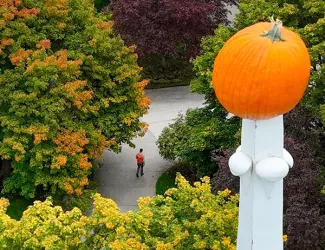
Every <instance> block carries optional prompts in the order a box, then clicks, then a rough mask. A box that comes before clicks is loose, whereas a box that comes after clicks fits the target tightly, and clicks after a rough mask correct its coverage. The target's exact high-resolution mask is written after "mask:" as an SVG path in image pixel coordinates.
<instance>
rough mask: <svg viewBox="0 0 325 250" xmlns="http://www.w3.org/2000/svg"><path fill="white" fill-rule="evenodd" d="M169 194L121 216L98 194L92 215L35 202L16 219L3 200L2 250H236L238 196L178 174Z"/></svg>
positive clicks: (0, 205)
mask: <svg viewBox="0 0 325 250" xmlns="http://www.w3.org/2000/svg"><path fill="white" fill-rule="evenodd" d="M177 182H178V185H177V188H172V189H169V190H168V191H167V192H166V193H165V196H161V195H158V196H155V197H153V198H150V197H143V198H140V199H139V201H138V205H139V209H138V210H136V211H129V212H127V213H121V212H120V211H119V209H118V207H117V205H116V203H115V202H114V201H112V200H110V199H106V198H103V197H101V196H100V195H99V194H96V195H95V196H94V210H93V213H92V215H91V216H90V217H86V216H83V215H82V213H81V211H80V210H79V209H78V208H74V209H73V210H72V211H69V212H64V211H63V210H62V208H61V207H59V206H53V205H52V202H51V201H50V200H46V201H45V202H39V201H37V202H35V203H34V205H33V206H30V207H29V208H28V209H27V210H26V211H25V212H24V214H23V216H22V218H21V220H19V221H17V220H14V219H12V218H10V217H9V216H8V215H6V208H7V206H8V205H9V203H8V201H7V200H5V199H1V200H0V248H1V249H60V250H61V249H100V248H102V247H104V249H133V250H134V249H160V250H162V249H220V250H228V249H233V250H234V249H235V241H236V229H237V214H238V207H237V203H238V197H237V196H231V195H230V191H229V190H225V191H222V192H219V193H218V195H213V194H212V193H211V191H210V188H211V187H210V184H209V182H210V180H209V178H208V177H205V178H203V179H202V182H197V183H195V184H194V187H192V186H191V185H190V184H189V183H188V182H187V181H186V180H185V179H184V178H183V177H182V176H180V175H179V176H177Z"/></svg>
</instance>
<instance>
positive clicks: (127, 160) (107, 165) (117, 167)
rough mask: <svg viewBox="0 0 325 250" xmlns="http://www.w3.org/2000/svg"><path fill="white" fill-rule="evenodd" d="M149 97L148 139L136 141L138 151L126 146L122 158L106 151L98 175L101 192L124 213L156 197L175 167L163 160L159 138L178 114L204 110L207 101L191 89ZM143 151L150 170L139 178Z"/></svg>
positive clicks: (156, 92)
mask: <svg viewBox="0 0 325 250" xmlns="http://www.w3.org/2000/svg"><path fill="white" fill-rule="evenodd" d="M147 95H148V96H149V97H150V99H151V101H152V104H151V106H150V110H149V113H148V114H147V115H145V116H144V117H143V120H144V121H146V122H147V123H149V131H148V132H147V134H146V135H145V136H144V137H142V138H136V139H134V141H133V142H134V143H135V144H136V149H133V148H130V147H129V146H127V145H123V148H122V152H121V153H120V154H115V153H112V152H110V151H107V150H106V151H105V152H104V154H103V157H104V160H103V161H102V162H101V163H102V167H101V168H99V169H98V170H97V171H96V175H95V177H96V179H97V180H98V181H99V183H100V186H99V192H100V193H101V194H102V195H103V196H104V197H108V198H112V199H113V200H114V201H115V202H116V203H117V204H118V205H119V207H120V208H121V211H128V210H131V209H136V208H137V199H138V198H139V197H141V196H153V195H155V185H156V181H157V178H158V177H159V176H160V175H161V174H162V173H163V172H164V171H165V170H166V169H168V167H170V164H171V163H169V162H167V161H165V160H164V159H162V158H161V157H160V155H159V152H158V148H157V145H156V139H157V137H158V136H159V135H160V133H161V131H162V129H163V128H164V127H165V126H167V125H168V124H169V123H172V120H173V119H175V118H176V117H177V115H178V113H185V111H186V110H187V109H188V108H195V107H199V106H202V103H203V100H204V98H203V96H200V95H197V94H192V93H190V91H189V87H174V88H165V89H157V90H148V91H147ZM139 148H143V149H144V154H145V159H146V166H145V168H144V176H142V177H139V178H137V177H136V161H135V154H136V153H137V151H138V150H139Z"/></svg>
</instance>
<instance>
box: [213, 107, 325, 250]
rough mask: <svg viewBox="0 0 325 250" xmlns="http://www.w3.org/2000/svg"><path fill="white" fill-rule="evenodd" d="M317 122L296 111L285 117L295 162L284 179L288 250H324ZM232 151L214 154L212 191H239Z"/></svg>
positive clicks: (287, 141) (287, 145)
mask: <svg viewBox="0 0 325 250" xmlns="http://www.w3.org/2000/svg"><path fill="white" fill-rule="evenodd" d="M315 124H317V121H316V120H315V119H314V117H312V114H309V113H307V112H305V111H304V110H303V109H301V108H296V109H295V110H293V111H292V112H290V113H289V114H288V115H286V117H285V131H286V137H285V143H284V144H285V148H286V149H287V150H288V151H289V152H290V153H291V155H292V156H293V159H294V161H295V162H294V167H293V168H292V169H290V172H289V174H288V176H287V177H286V178H285V179H284V207H283V214H284V233H285V234H287V235H288V242H287V243H286V244H285V249H286V250H309V249H315V250H324V249H325V227H324V225H325V211H324V195H322V194H321V192H320V190H321V187H322V184H321V183H320V181H321V171H322V168H323V166H324V165H323V159H324V157H323V153H322V151H323V150H321V148H320V146H319V145H320V144H319V141H320V140H319V139H320V138H319V137H318V135H317V134H315V133H314V131H313V130H314V125H315ZM231 154H232V152H230V151H227V152H224V153H223V154H221V153H217V152H214V153H213V158H214V159H215V161H216V162H218V165H219V172H218V173H217V174H216V175H215V177H214V178H213V179H212V183H213V192H216V191H218V190H223V189H225V188H229V189H230V190H232V191H233V192H235V193H238V191H239V178H238V177H234V176H233V175H232V174H231V173H230V171H229V167H228V159H229V157H230V156H231Z"/></svg>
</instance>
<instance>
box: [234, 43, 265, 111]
mask: <svg viewBox="0 0 325 250" xmlns="http://www.w3.org/2000/svg"><path fill="white" fill-rule="evenodd" d="M254 40H255V39H254ZM254 40H253V41H252V42H254ZM247 47H248V46H247ZM247 47H246V48H247ZM263 47H264V46H263V44H260V46H259V48H258V49H255V48H256V46H254V44H253V46H252V48H249V49H250V50H248V51H246V53H247V57H246V58H244V59H243V60H241V62H240V63H239V64H238V65H239V66H238V67H239V68H240V70H239V71H238V73H237V74H236V76H235V77H234V78H233V79H232V81H231V82H230V85H231V83H233V82H234V83H235V84H233V86H232V91H229V93H231V95H232V96H235V91H236V90H237V88H238V87H237V84H236V83H237V82H238V81H239V80H240V77H241V75H242V72H243V71H245V70H247V67H245V65H246V64H247V61H248V60H249V59H250V58H251V57H255V56H256V52H257V51H259V50H261V49H263ZM266 49H267V48H266V47H264V51H265V50H266ZM252 52H253V53H252ZM254 52H255V53H254ZM262 57H263V54H262V55H261V58H262ZM258 65H259V64H257V66H258ZM256 70H257V69H256V68H255V72H256ZM255 72H254V75H255ZM245 79H246V77H245ZM252 79H253V78H252ZM246 80H247V79H246ZM243 86H245V85H244V84H242V85H240V88H239V90H238V91H239V95H241V93H242V90H243ZM251 86H252V85H250V87H251ZM239 100H241V99H240V98H239ZM235 101H236V100H235V98H232V102H231V108H232V109H234V106H235ZM247 101H248V100H247Z"/></svg>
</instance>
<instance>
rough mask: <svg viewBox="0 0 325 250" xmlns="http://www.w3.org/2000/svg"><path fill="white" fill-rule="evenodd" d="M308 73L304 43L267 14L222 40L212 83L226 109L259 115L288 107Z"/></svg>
mask: <svg viewBox="0 0 325 250" xmlns="http://www.w3.org/2000/svg"><path fill="white" fill-rule="evenodd" d="M266 30H269V31H268V32H266ZM309 75H310V58H309V55H308V50H307V48H306V46H305V44H304V42H303V41H302V40H301V38H300V37H299V36H298V35H297V34H296V33H294V32H293V31H291V30H288V29H286V28H284V27H282V22H281V21H280V20H276V21H274V20H273V19H272V20H271V23H267V22H261V23H257V24H255V25H252V26H250V27H247V28H245V29H243V30H241V31H239V32H238V33H236V34H235V35H234V36H233V37H231V38H230V39H229V40H228V41H227V42H226V43H225V45H224V46H223V48H222V49H221V50H220V52H219V53H218V55H217V57H216V59H215V62H214V69H213V77H212V82H213V87H214V90H215V93H216V95H217V98H218V100H219V101H220V103H221V104H222V105H223V106H224V107H225V109H226V110H227V111H229V112H230V113H233V114H235V115H237V116H239V117H241V118H246V119H251V120H264V119H269V118H272V117H275V116H277V115H280V114H284V113H287V112H289V111H290V110H291V109H293V108H294V107H295V106H296V105H297V103H298V102H299V101H300V99H301V98H302V96H303V94H304V92H305V90H306V87H307V84H308V79H309Z"/></svg>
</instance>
